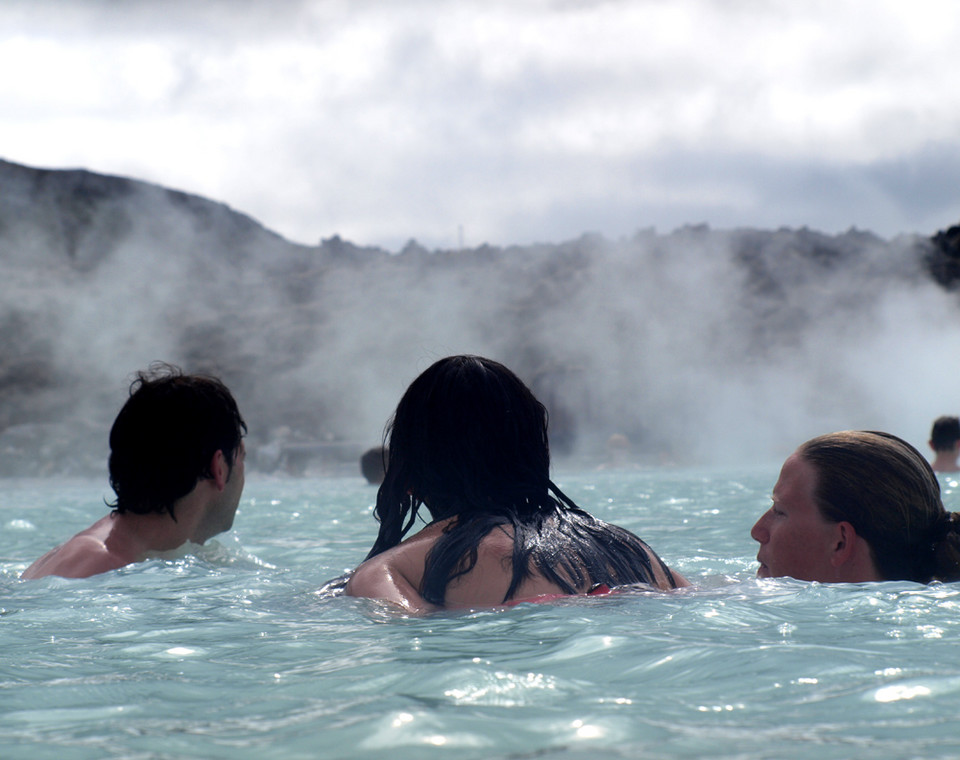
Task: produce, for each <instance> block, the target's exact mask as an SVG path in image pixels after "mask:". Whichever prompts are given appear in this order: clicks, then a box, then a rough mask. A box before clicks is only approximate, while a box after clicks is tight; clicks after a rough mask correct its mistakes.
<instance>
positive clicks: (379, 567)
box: [345, 517, 690, 613]
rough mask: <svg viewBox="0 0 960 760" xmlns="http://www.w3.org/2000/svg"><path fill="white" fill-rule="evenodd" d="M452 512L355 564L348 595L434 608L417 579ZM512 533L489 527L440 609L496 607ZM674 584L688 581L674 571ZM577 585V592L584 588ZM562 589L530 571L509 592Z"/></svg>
mask: <svg viewBox="0 0 960 760" xmlns="http://www.w3.org/2000/svg"><path fill="white" fill-rule="evenodd" d="M455 520H456V518H455V517H451V518H448V519H447V520H442V521H440V522H436V523H431V524H430V525H428V526H427V527H425V528H424V529H423V530H421V531H420V532H419V533H417V534H416V535H414V536H411V537H410V538H408V539H407V540H405V541H403V542H402V543H400V544H398V545H397V546H394V547H393V548H392V549H387V551H385V552H382V553H380V554H378V555H377V556H375V557H371V558H370V559H368V560H367V561H366V562H364V563H363V564H361V565H360V566H359V567H358V568H357V569H356V570H355V571H354V573H353V575H352V576H351V578H350V580H349V582H348V583H347V586H346V589H345V591H346V593H347V594H349V595H351V596H361V597H370V598H373V599H384V600H386V601H389V602H393V603H394V604H397V605H399V606H400V607H402V608H403V609H404V610H405V611H407V612H411V613H425V612H432V611H435V610H437V609H439V608H438V607H436V606H435V605H433V604H430V603H429V602H427V601H426V600H425V599H424V598H423V597H422V596H421V595H420V592H419V589H420V587H421V584H422V582H423V573H424V567H425V564H426V559H427V554H428V553H429V551H430V549H431V548H433V545H434V544H435V543H436V541H437V539H438V538H439V537H440V536H441V534H442V533H443V530H444V528H446V527H447V526H448V525H450V524H451V523H453V522H454V521H455ZM512 561H513V533H512V531H511V530H510V529H509V528H497V529H494V530H492V531H490V532H489V533H488V534H487V535H486V536H484V538H483V539H482V540H481V542H480V546H479V547H478V549H477V563H476V564H475V565H474V566H473V568H472V569H471V570H470V572H468V573H466V574H465V575H462V576H460V577H459V578H457V579H455V580H454V581H452V582H451V583H450V584H449V585H448V586H447V592H446V605H445V608H446V609H464V608H473V607H496V606H498V605H501V604H503V598H504V596H505V595H506V593H507V589H508V588H509V587H510V581H511V579H512V576H513V567H512ZM654 571H655V573H656V579H657V584H656V585H657V587H658V588H660V589H663V590H669V589H671V586H670V582H669V581H668V579H667V577H666V575H665V574H664V573H663V571H662V570H661V569H660V568H659V567H658V566H657V563H656V562H654ZM673 575H674V579H675V580H676V582H677V586H678V587H680V586H689V585H690V584H689V582H688V581H687V580H686V579H685V578H683V576H681V575H679V574H678V573H674V574H673ZM586 592H587V589H586V588H585V589H583V592H582V593H586ZM564 595H566V592H565V591H564V590H563V589H562V588H560V587H559V586H558V585H557V584H555V583H553V582H551V581H549V580H547V579H546V578H544V577H543V576H542V575H540V574H538V573H537V572H536V571H534V572H533V574H532V575H531V577H529V578H527V579H525V580H524V581H523V582H522V583H521V584H520V588H519V589H517V592H516V593H515V594H514V597H513V598H514V599H516V600H535V599H536V598H537V597H553V596H564Z"/></svg>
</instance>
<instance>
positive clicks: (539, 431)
mask: <svg viewBox="0 0 960 760" xmlns="http://www.w3.org/2000/svg"><path fill="white" fill-rule="evenodd" d="M388 434H389V444H390V461H389V465H388V468H387V475H386V479H385V481H384V484H383V486H382V488H381V491H383V490H384V489H386V490H388V491H389V490H391V489H392V490H394V491H396V492H397V493H399V494H406V493H408V494H409V495H410V496H411V497H412V498H413V499H414V500H415V501H416V502H418V503H423V504H426V505H427V508H428V509H429V510H430V513H431V515H433V517H434V519H439V518H441V517H446V516H449V515H451V514H456V513H458V512H462V511H471V510H475V511H482V510H486V509H489V508H491V505H497V504H504V503H509V504H516V503H525V502H526V501H527V500H528V497H532V500H533V501H534V502H535V501H536V500H537V498H538V497H539V496H540V495H541V494H546V492H547V488H548V486H549V480H548V478H549V470H550V452H549V446H548V443H547V410H546V408H545V407H544V406H543V404H541V403H540V402H539V401H538V400H537V399H536V397H535V396H534V395H533V393H532V392H531V391H530V389H529V388H527V386H526V385H524V383H523V382H522V381H521V380H520V378H518V377H517V376H516V375H515V374H514V373H513V372H511V371H510V370H509V369H507V368H506V367H505V366H504V365H502V364H500V363H499V362H496V361H493V360H491V359H485V358H482V357H479V356H450V357H447V358H445V359H441V360H440V361H438V362H436V363H435V364H433V365H432V366H431V367H429V368H428V369H427V370H426V371H425V372H423V374H421V375H420V376H419V377H418V378H417V379H416V380H414V381H413V383H412V384H411V385H410V387H409V388H408V389H407V391H406V393H404V395H403V397H402V398H401V399H400V403H399V404H398V406H397V410H396V413H395V414H394V416H393V420H392V422H391V424H390V427H389V429H388ZM531 503H532V502H531Z"/></svg>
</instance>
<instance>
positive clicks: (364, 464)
mask: <svg viewBox="0 0 960 760" xmlns="http://www.w3.org/2000/svg"><path fill="white" fill-rule="evenodd" d="M387 456H388V454H387V450H386V448H384V447H383V446H377V447H375V448H372V449H367V450H366V451H364V452H363V454H361V455H360V472H361V474H362V475H363V477H365V478H366V479H367V482H368V483H370V484H371V485H375V486H378V485H380V484H381V483H382V482H383V475H384V473H385V472H386V470H387Z"/></svg>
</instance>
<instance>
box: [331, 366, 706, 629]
mask: <svg viewBox="0 0 960 760" xmlns="http://www.w3.org/2000/svg"><path fill="white" fill-rule="evenodd" d="M388 436H389V441H388V448H389V452H390V456H389V463H388V465H387V471H386V476H385V478H384V481H383V483H382V485H381V486H380V490H379V492H378V494H377V506H376V510H375V515H376V517H377V519H378V520H379V521H380V531H379V535H378V536H377V540H376V542H375V543H374V545H373V548H372V549H371V550H370V553H369V554H368V555H367V559H366V560H365V561H364V562H363V564H361V565H360V566H359V567H358V568H357V569H356V570H355V571H354V573H353V574H352V576H351V578H350V580H349V582H348V583H347V586H346V593H348V594H351V595H353V596H363V597H372V598H378V599H386V600H389V601H392V602H395V603H397V604H400V605H401V606H402V607H404V608H405V609H407V610H410V611H429V610H434V609H441V608H456V607H460V608H462V607H476V606H495V605H499V604H509V603H513V602H517V601H520V600H525V599H532V598H536V597H543V596H546V595H557V594H563V595H569V594H588V593H591V592H595V591H596V589H605V588H612V587H616V586H625V585H633V584H646V585H648V586H652V587H654V588H658V589H663V590H667V589H673V588H677V587H678V586H685V585H688V584H687V581H686V580H685V579H684V578H683V577H681V576H680V575H678V574H676V573H674V572H672V571H671V570H670V568H669V567H667V565H666V564H665V563H664V562H663V560H661V559H660V557H658V556H657V555H656V553H655V552H654V551H653V550H652V549H651V548H650V547H649V546H647V544H645V543H644V542H643V541H641V540H640V539H639V538H638V537H637V536H635V535H634V534H633V533H631V532H630V531H628V530H625V529H623V528H620V527H618V526H616V525H610V524H608V523H605V522H603V521H601V520H598V519H596V518H595V517H593V516H591V515H590V514H588V513H587V512H585V511H583V510H582V509H580V508H579V507H578V506H577V505H576V504H574V503H573V501H571V500H570V499H569V498H567V497H566V496H565V495H564V494H563V493H561V491H560V490H559V489H558V488H557V486H556V485H554V483H553V482H552V481H551V480H550V477H549V470H550V451H549V445H548V442H547V411H546V409H545V407H544V406H543V405H542V404H541V403H540V402H539V401H538V400H537V399H536V398H535V397H534V395H533V394H532V393H531V392H530V390H529V389H528V388H527V387H526V386H525V385H524V384H523V382H521V380H520V379H519V378H518V377H517V376H516V375H515V374H514V373H513V372H511V371H510V370H509V369H507V368H506V367H505V366H503V365H502V364H499V363H498V362H495V361H492V360H490V359H484V358H482V357H478V356H451V357H447V358H445V359H441V360H440V361H438V362H436V363H435V364H434V365H433V366H431V367H430V368H429V369H427V370H426V371H425V372H424V373H423V374H421V375H420V376H419V377H418V378H417V379H416V380H415V381H414V382H413V383H412V384H411V385H410V387H409V388H408V389H407V391H406V393H404V395H403V398H402V399H401V400H400V403H399V405H398V406H397V410H396V413H395V414H394V416H393V420H392V422H391V423H390V426H389V427H388ZM421 507H426V509H427V511H428V512H429V515H430V520H431V521H430V522H429V523H428V524H427V525H426V526H425V527H424V528H423V529H422V530H420V531H419V532H417V533H416V534H415V535H413V536H411V537H410V538H406V540H404V538H405V536H406V535H407V534H408V533H409V531H410V530H411V528H412V527H413V525H414V522H415V520H416V518H417V516H418V512H419V510H420V508H421Z"/></svg>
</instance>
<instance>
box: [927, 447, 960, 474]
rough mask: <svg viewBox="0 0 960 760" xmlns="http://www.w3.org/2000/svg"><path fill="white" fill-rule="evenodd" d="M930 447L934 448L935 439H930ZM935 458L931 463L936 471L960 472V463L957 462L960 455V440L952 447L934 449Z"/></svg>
mask: <svg viewBox="0 0 960 760" xmlns="http://www.w3.org/2000/svg"><path fill="white" fill-rule="evenodd" d="M930 448H931V449H933V441H930ZM933 453H934V459H933V462H931V463H930V466H931V467H932V468H933V471H934V472H960V464H957V458H958V457H960V441H957V443H956V444H954V446H953V448H952V449H944V450H943V451H937V450H936V449H933Z"/></svg>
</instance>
